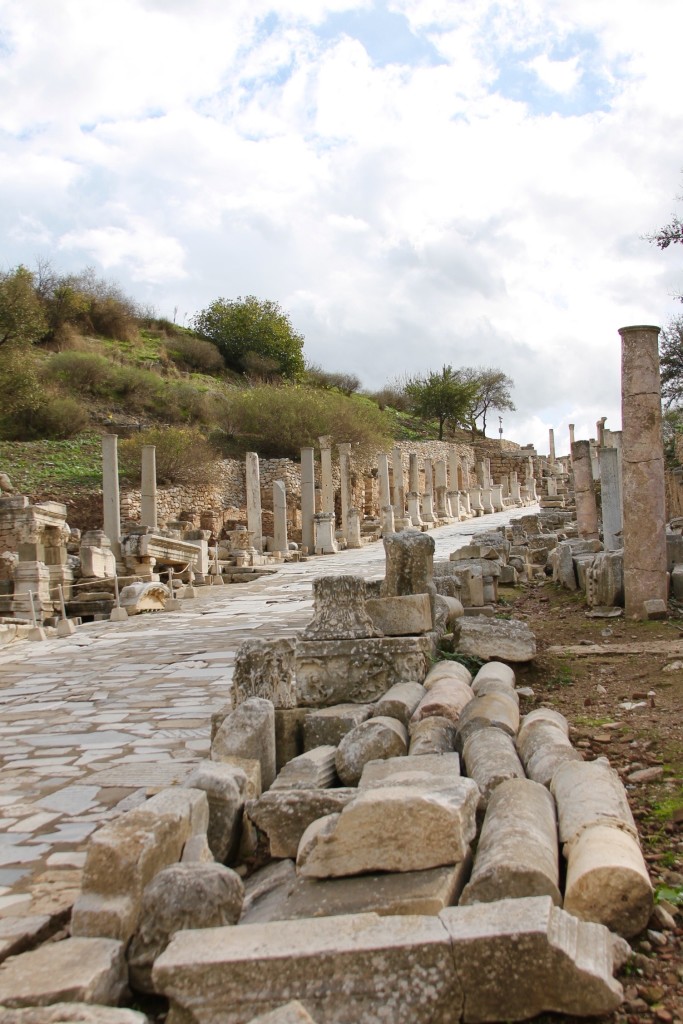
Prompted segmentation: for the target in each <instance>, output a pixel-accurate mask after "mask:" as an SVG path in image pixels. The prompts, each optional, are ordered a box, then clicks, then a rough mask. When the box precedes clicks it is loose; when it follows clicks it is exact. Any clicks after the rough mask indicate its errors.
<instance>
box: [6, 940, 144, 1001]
mask: <svg viewBox="0 0 683 1024" xmlns="http://www.w3.org/2000/svg"><path fill="white" fill-rule="evenodd" d="M126 981H127V971H126V961H125V957H124V945H123V943H122V942H117V941H115V940H114V939H103V938H83V937H77V938H70V939H63V940H62V941H61V942H48V943H46V944H45V945H43V946H39V947H38V949H33V950H31V951H30V952H28V953H20V954H19V956H13V957H10V958H9V960H5V962H4V963H3V964H0V1006H10V1007H20V1006H46V1005H48V1004H50V1003H62V1002H80V1003H104V1004H105V1005H108V1006H116V1004H117V1003H118V1001H119V999H120V998H121V995H122V994H123V991H124V989H125V987H126Z"/></svg>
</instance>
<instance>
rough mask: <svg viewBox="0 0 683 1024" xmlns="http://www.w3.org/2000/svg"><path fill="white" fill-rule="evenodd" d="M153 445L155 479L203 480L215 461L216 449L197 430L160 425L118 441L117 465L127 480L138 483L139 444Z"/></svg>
mask: <svg viewBox="0 0 683 1024" xmlns="http://www.w3.org/2000/svg"><path fill="white" fill-rule="evenodd" d="M145 444H153V445H155V446H156V467H157V480H158V481H159V483H166V484H184V483H207V482H209V481H210V479H211V470H212V467H213V465H214V464H215V461H216V452H215V450H214V449H213V448H212V446H211V445H210V444H209V442H208V441H207V440H206V438H205V437H204V436H203V435H202V434H200V433H199V431H198V430H193V429H191V428H187V427H163V428H158V429H153V430H144V431H142V432H141V433H139V434H135V435H134V436H133V437H130V438H127V439H126V440H124V441H122V442H121V444H120V446H119V465H120V467H121V470H122V473H123V474H124V475H125V477H126V479H127V480H130V481H131V483H136V484H139V482H140V471H141V461H142V446H143V445H145Z"/></svg>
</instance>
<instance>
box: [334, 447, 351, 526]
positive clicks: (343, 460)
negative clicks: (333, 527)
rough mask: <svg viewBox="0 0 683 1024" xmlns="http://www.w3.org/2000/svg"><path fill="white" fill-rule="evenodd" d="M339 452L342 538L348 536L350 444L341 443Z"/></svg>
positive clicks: (338, 448)
mask: <svg viewBox="0 0 683 1024" xmlns="http://www.w3.org/2000/svg"><path fill="white" fill-rule="evenodd" d="M337 450H338V451H339V475H340V479H341V485H340V492H341V493H340V498H341V501H340V504H341V529H342V533H343V534H344V537H348V535H349V509H350V508H351V444H350V442H349V441H343V442H341V444H338V445H337Z"/></svg>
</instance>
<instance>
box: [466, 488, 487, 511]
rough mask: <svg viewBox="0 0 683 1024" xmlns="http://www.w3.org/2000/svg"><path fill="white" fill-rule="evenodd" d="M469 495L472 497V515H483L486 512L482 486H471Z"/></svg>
mask: <svg viewBox="0 0 683 1024" xmlns="http://www.w3.org/2000/svg"><path fill="white" fill-rule="evenodd" d="M469 497H470V509H471V510H472V515H474V516H483V514H484V506H483V504H482V500H481V487H470V490H469Z"/></svg>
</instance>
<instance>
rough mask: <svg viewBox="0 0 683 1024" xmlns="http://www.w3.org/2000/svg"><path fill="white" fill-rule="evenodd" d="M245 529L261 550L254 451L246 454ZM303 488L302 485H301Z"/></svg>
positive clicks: (256, 457)
mask: <svg viewBox="0 0 683 1024" xmlns="http://www.w3.org/2000/svg"><path fill="white" fill-rule="evenodd" d="M246 489H247V529H248V530H249V531H250V532H251V534H252V535H253V537H254V547H255V548H256V550H257V551H259V552H261V551H263V525H262V519H261V476H260V471H259V461H258V455H257V454H256V452H247V455H246ZM302 489H303V487H302Z"/></svg>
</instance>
